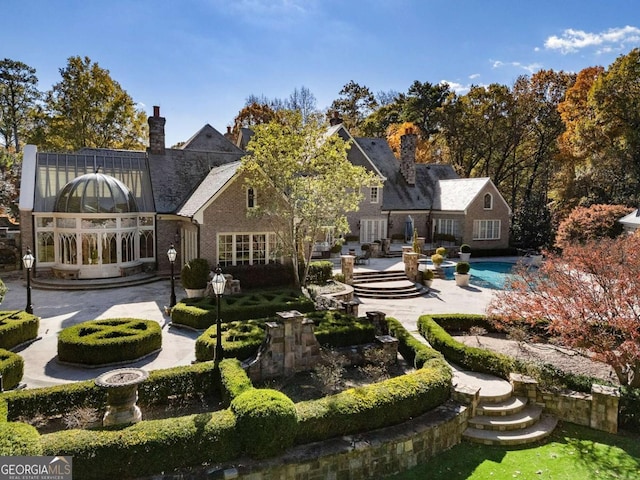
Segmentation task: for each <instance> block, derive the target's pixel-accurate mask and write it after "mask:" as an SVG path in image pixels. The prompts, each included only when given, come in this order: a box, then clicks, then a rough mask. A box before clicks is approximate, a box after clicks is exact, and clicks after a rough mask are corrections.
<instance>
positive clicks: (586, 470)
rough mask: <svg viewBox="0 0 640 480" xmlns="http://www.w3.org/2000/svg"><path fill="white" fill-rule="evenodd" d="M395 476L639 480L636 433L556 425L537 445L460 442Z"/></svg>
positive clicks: (398, 479)
mask: <svg viewBox="0 0 640 480" xmlns="http://www.w3.org/2000/svg"><path fill="white" fill-rule="evenodd" d="M389 478H390V479H394V480H418V479H420V480H423V479H427V478H428V479H429V480H461V479H472V480H487V479H491V480H505V479H509V480H513V479H526V480H529V479H540V480H551V479H553V480H575V479H579V480H591V479H596V478H597V479H599V480H600V479H603V480H607V479H612V480H613V479H615V480H626V479H629V480H632V479H634V480H637V479H639V478H640V436H638V435H632V434H623V433H620V434H618V435H612V434H608V433H604V432H599V431H596V430H592V429H590V428H587V427H581V426H578V425H574V424H571V423H560V424H558V427H557V428H556V430H555V431H554V433H553V434H552V435H551V436H550V437H549V439H548V440H547V441H546V442H545V443H543V444H540V445H534V446H528V447H526V446H525V447H522V448H518V449H514V448H513V447H511V448H508V447H494V446H486V445H477V444H473V443H468V442H463V443H462V444H460V445H457V446H455V447H454V448H452V449H451V450H448V451H446V452H444V453H442V454H440V455H438V456H436V457H435V458H433V459H431V460H430V461H429V462H427V463H425V464H422V465H420V466H418V467H415V468H413V469H411V470H409V471H408V472H405V473H403V474H400V475H395V476H393V477H389Z"/></svg>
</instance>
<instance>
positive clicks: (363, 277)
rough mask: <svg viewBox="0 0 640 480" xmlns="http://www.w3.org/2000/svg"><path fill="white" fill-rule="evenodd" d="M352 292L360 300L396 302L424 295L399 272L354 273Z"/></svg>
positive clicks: (422, 290) (423, 291)
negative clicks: (372, 299) (371, 299)
mask: <svg viewBox="0 0 640 480" xmlns="http://www.w3.org/2000/svg"><path fill="white" fill-rule="evenodd" d="M353 291H354V293H355V295H357V296H358V297H361V298H377V299H396V300H401V299H409V298H415V297H420V296H422V295H423V294H424V293H425V290H424V289H422V288H420V287H418V286H416V284H415V283H414V282H411V281H410V280H409V279H407V276H406V275H405V273H404V272H403V271H401V270H388V271H382V272H354V274H353Z"/></svg>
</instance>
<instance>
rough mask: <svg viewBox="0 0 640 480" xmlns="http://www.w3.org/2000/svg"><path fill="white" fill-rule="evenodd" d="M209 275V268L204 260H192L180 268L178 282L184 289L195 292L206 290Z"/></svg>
mask: <svg viewBox="0 0 640 480" xmlns="http://www.w3.org/2000/svg"><path fill="white" fill-rule="evenodd" d="M210 273H211V268H210V267H209V262H208V261H207V260H206V259H204V258H194V259H192V260H189V262H187V263H186V264H185V265H184V266H183V267H182V270H181V271H180V281H181V282H182V286H183V287H184V288H188V289H195V290H198V289H203V288H207V283H208V282H209V274H210Z"/></svg>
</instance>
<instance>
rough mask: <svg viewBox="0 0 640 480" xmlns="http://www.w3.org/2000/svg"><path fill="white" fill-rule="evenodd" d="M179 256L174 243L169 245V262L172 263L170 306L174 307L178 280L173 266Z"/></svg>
mask: <svg viewBox="0 0 640 480" xmlns="http://www.w3.org/2000/svg"><path fill="white" fill-rule="evenodd" d="M177 256H178V252H176V249H175V248H174V246H173V243H172V244H171V246H170V247H169V250H168V251H167V257H168V258H169V263H170V264H171V298H170V299H169V307H171V308H173V307H175V305H176V280H175V276H174V273H173V267H174V265H175V263H176V258H177Z"/></svg>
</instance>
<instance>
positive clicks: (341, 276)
mask: <svg viewBox="0 0 640 480" xmlns="http://www.w3.org/2000/svg"><path fill="white" fill-rule="evenodd" d="M333 279H334V280H335V281H336V282H340V283H344V281H345V276H344V273H336V274H335V275H334V276H333Z"/></svg>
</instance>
